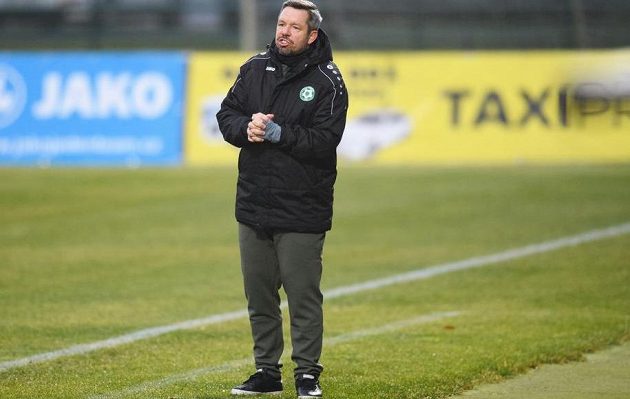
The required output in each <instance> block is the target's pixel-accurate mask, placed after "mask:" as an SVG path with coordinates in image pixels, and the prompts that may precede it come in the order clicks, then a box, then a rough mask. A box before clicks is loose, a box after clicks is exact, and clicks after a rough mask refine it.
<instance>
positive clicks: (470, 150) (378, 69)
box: [185, 50, 630, 165]
mask: <svg viewBox="0 0 630 399" xmlns="http://www.w3.org/2000/svg"><path fill="white" fill-rule="evenodd" d="M247 58H248V55H244V54H240V53H197V54H194V55H193V56H192V57H191V61H190V65H189V82H188V100H187V118H186V145H185V149H186V160H187V162H188V164H193V165H200V164H211V163H225V162H233V161H234V160H235V159H236V155H237V153H238V151H237V149H234V148H230V146H229V145H228V144H227V143H224V142H223V140H222V137H221V134H220V132H219V131H218V126H217V124H216V120H215V118H214V114H216V112H217V111H218V107H219V106H220V101H221V99H222V98H223V96H224V95H225V93H226V92H227V90H228V89H229V88H230V87H231V85H232V83H233V82H234V80H235V78H236V75H237V73H238V68H239V66H240V65H241V63H242V62H243V61H244V60H246V59H247ZM335 61H336V63H337V64H338V65H339V67H340V69H341V71H342V73H343V74H344V80H345V82H346V86H347V87H348V92H349V95H350V109H349V113H348V123H347V126H346V131H345V132H344V138H343V140H342V142H341V144H340V146H339V148H338V153H339V157H340V159H344V160H347V161H355V162H356V161H359V162H371V163H375V164H401V163H402V164H499V163H503V164H505V163H518V162H540V163H543V162H544V163H556V162H563V163H581V162H628V161H630V51H613V50H610V51H586V52H573V51H541V52H470V53H468V52H405V53H398V52H393V53H389V52H359V53H354V52H353V53H348V52H346V53H339V54H338V55H337V57H336V59H335Z"/></svg>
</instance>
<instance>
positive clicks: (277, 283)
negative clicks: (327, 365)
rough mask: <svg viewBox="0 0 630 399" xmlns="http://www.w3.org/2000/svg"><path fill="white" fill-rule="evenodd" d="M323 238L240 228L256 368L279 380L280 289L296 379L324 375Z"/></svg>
mask: <svg viewBox="0 0 630 399" xmlns="http://www.w3.org/2000/svg"><path fill="white" fill-rule="evenodd" d="M325 236H326V234H325V233H319V234H305V233H277V232H270V231H264V230H257V229H254V228H252V227H250V226H247V225H244V224H242V223H241V224H239V244H240V252H241V269H242V271H243V282H244V285H245V296H246V297H247V307H248V311H249V320H250V324H251V328H252V337H253V339H254V360H255V362H256V368H257V369H260V368H265V369H268V370H269V371H270V372H271V373H272V374H276V375H277V376H279V375H280V369H279V362H280V356H281V355H282V351H283V349H284V341H283V336H282V315H281V312H280V295H279V290H280V287H281V286H283V287H284V290H285V292H286V294H287V299H288V302H289V315H290V319H291V343H292V345H293V353H292V355H291V358H292V359H293V361H294V362H295V363H296V368H295V374H296V375H297V374H313V375H316V376H318V375H319V374H320V373H321V372H322V369H323V368H322V366H321V365H320V364H319V358H320V355H321V352H322V334H323V314H322V301H323V297H322V293H321V291H320V288H319V285H320V280H321V275H322V250H323V246H324V238H325Z"/></svg>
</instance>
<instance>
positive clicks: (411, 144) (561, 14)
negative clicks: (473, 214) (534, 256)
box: [0, 0, 630, 166]
mask: <svg viewBox="0 0 630 399" xmlns="http://www.w3.org/2000/svg"><path fill="white" fill-rule="evenodd" d="M282 2H283V1H282V0H109V1H105V0H0V37H2V40H0V165H2V164H5V165H16V164H17V165H40V166H48V165H57V164H66V165H99V166H100V165H103V166H111V165H131V166H139V165H163V164H167V165H208V164H220V163H224V164H225V163H229V164H232V163H233V162H235V160H236V157H237V151H236V150H235V149H234V148H232V147H230V146H229V145H227V144H226V143H224V141H223V138H222V136H221V133H220V132H219V130H218V125H217V123H216V118H215V114H216V112H217V111H218V109H219V107H220V104H221V100H222V99H223V96H224V95H225V93H226V91H227V90H228V89H229V87H231V85H232V84H233V82H234V80H235V78H236V76H237V74H238V71H239V67H240V65H241V64H242V63H243V62H244V60H246V59H248V58H249V57H250V56H251V54H253V53H255V52H259V51H261V50H263V49H264V48H265V45H266V44H267V43H269V42H271V40H272V39H273V35H274V29H275V21H276V17H277V15H278V12H279V9H280V6H281V4H282ZM317 4H318V5H319V6H320V8H321V11H322V14H323V16H324V22H323V25H322V27H323V28H324V29H325V30H326V31H327V32H328V35H329V36H330V39H331V42H332V44H333V48H334V50H335V52H334V57H335V59H334V61H335V62H336V63H337V64H338V65H339V67H340V69H341V71H342V72H343V75H344V79H345V82H346V84H347V87H348V88H349V93H350V97H351V102H350V104H351V106H350V109H349V112H348V123H347V126H346V131H345V133H344V138H343V141H342V142H341V145H340V146H339V148H338V153H339V154H340V155H341V157H342V158H344V159H346V160H350V161H369V162H376V163H403V164H445V163H446V164H480V163H484V164H486V163H493V164H496V163H502V164H505V163H522V162H538V163H541V162H545V163H549V162H563V163H581V162H607V163H610V162H627V161H629V160H630V137H629V136H628V134H627V131H628V129H630V69H629V65H630V23H628V21H630V1H628V0H554V1H550V0H509V1H506V0H400V1H392V2H383V1H377V0H364V1H334V0H320V1H318V2H317Z"/></svg>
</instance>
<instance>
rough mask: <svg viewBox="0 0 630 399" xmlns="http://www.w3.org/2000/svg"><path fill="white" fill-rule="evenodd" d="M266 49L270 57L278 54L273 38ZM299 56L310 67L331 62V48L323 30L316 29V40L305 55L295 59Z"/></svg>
mask: <svg viewBox="0 0 630 399" xmlns="http://www.w3.org/2000/svg"><path fill="white" fill-rule="evenodd" d="M267 47H268V48H269V52H270V53H271V55H272V56H276V55H277V54H278V50H277V48H276V40H275V37H274V40H272V41H271V44H269V45H268V46H267ZM301 56H304V57H305V61H306V62H307V63H308V64H311V65H312V64H321V63H324V62H328V61H332V60H333V55H332V46H331V45H330V40H329V39H328V35H327V34H326V32H324V30H323V29H321V28H319V29H318V31H317V39H316V40H315V41H314V42H313V43H312V44H311V45H310V46H309V49H308V50H306V51H305V53H303V54H300V55H297V56H296V57H301ZM274 58H277V57H274Z"/></svg>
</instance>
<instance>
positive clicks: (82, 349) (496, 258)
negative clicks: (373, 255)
mask: <svg viewBox="0 0 630 399" xmlns="http://www.w3.org/2000/svg"><path fill="white" fill-rule="evenodd" d="M628 233H630V223H624V224H620V225H617V226H612V227H608V228H604V229H598V230H591V231H587V232H584V233H581V234H577V235H573V236H568V237H563V238H559V239H556V240H551V241H545V242H541V243H538V244H532V245H527V246H524V247H520V248H514V249H510V250H506V251H502V252H499V253H495V254H491V255H486V256H481V257H474V258H468V259H464V260H460V261H455V262H449V263H444V264H439V265H435V266H430V267H427V268H422V269H418V270H415V271H412V272H407V273H401V274H396V275H393V276H389V277H385V278H380V279H374V280H370V281H366V282H363V283H358V284H351V285H347V286H342V287H338V288H333V289H331V290H328V291H325V292H324V297H325V298H327V299H332V298H337V297H342V296H348V295H352V294H356V293H360V292H364V291H368V290H373V289H379V288H383V287H387V286H390V285H394V284H400V283H406V282H410V281H416V280H423V279H427V278H431V277H434V276H437V275H441V274H445V273H452V272H455V271H460V270H466V269H472V268H479V267H484V266H488V265H494V264H497V263H500V262H505V261H509V260H514V259H519V258H523V257H527V256H531V255H536V254H542V253H545V252H550V251H555V250H558V249H562V248H567V247H571V246H577V245H580V244H584V243H588V242H593V241H598V240H604V239H607V238H612V237H618V236H621V235H625V234H628ZM282 306H283V308H286V306H287V305H286V303H285V302H283V304H282ZM246 316H247V312H246V311H245V310H242V311H233V312H227V313H221V314H216V315H211V316H208V317H205V318H201V319H194V320H187V321H183V322H180V323H175V324H170V325H165V326H159V327H153V328H149V329H144V330H139V331H136V332H133V333H130V334H125V335H121V336H118V337H113V338H109V339H106V340H102V341H96V342H93V343H87V344H79V345H74V346H71V347H69V348H65V349H61V350H57V351H51V352H46V353H41V354H37V355H33V356H29V357H25V358H21V359H16V360H11V361H7V362H3V363H0V372H2V371H6V370H10V369H13V368H16V367H24V366H27V365H30V364H36V363H41V362H46V361H51V360H55V359H59V358H62V357H68V356H75V355H81V354H86V353H89V352H93V351H96V350H100V349H107V348H113V347H116V346H120V345H124V344H128V343H132V342H136V341H140V340H145V339H149V338H153V337H157V336H160V335H164V334H167V333H171V332H175V331H180V330H186V329H193V328H199V327H204V326H208V325H212V324H218V323H224V322H228V321H231V320H236V319H239V318H243V317H246Z"/></svg>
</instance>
